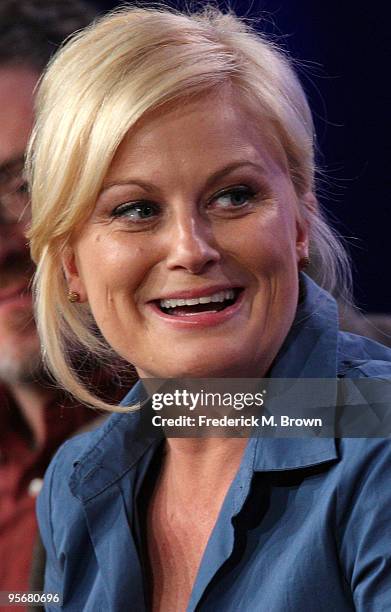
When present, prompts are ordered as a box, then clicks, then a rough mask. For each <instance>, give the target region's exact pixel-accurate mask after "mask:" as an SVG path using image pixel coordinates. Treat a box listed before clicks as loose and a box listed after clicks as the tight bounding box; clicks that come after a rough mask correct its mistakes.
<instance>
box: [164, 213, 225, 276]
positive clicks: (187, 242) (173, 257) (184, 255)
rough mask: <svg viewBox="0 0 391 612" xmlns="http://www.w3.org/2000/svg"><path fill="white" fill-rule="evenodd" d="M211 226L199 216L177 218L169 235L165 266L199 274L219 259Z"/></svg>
mask: <svg viewBox="0 0 391 612" xmlns="http://www.w3.org/2000/svg"><path fill="white" fill-rule="evenodd" d="M220 259H221V255H220V252H219V250H218V248H217V245H216V241H215V238H214V235H213V231H212V228H211V227H210V224H209V223H208V221H207V220H205V219H202V218H201V217H199V216H195V215H194V216H189V217H183V218H181V219H177V220H176V222H175V225H174V227H173V229H172V232H171V235H170V245H169V253H168V256H167V267H168V268H169V269H170V270H176V269H182V270H185V271H187V272H189V273H191V274H200V273H201V272H203V271H205V269H207V268H209V267H210V266H212V265H213V264H215V263H217V262H218V261H220Z"/></svg>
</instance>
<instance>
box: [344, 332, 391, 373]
mask: <svg viewBox="0 0 391 612" xmlns="http://www.w3.org/2000/svg"><path fill="white" fill-rule="evenodd" d="M338 364H339V367H338V370H339V375H342V376H346V377H348V378H361V377H362V378H366V377H370V378H383V377H386V378H388V377H390V376H391V349H390V348H388V347H386V346H384V345H383V344H379V343H378V342H375V341H374V340H370V339H369V338H364V337H363V336H358V335H356V334H351V333H348V332H339V333H338Z"/></svg>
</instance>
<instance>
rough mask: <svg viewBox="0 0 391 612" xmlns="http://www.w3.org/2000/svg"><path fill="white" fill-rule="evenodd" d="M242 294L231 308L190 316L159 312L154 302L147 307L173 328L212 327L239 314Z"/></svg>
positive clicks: (242, 293) (242, 299) (242, 298)
mask: <svg viewBox="0 0 391 612" xmlns="http://www.w3.org/2000/svg"><path fill="white" fill-rule="evenodd" d="M244 293H245V290H243V291H241V292H240V294H239V295H238V297H237V299H236V302H234V303H233V304H231V306H227V308H224V310H219V311H216V312H198V313H195V314H192V315H190V314H189V315H183V316H175V315H169V314H166V313H165V312H163V311H161V310H160V308H159V306H158V305H157V304H156V303H155V302H150V303H149V304H148V306H149V307H150V308H151V310H152V311H153V313H154V314H155V315H157V316H158V317H159V318H160V319H162V320H163V321H164V322H167V323H169V324H170V325H174V326H175V327H180V328H194V327H212V326H214V325H221V324H222V323H225V322H226V321H229V320H230V319H232V318H233V317H234V316H236V315H237V314H238V313H239V310H240V309H241V307H242V305H243V301H244Z"/></svg>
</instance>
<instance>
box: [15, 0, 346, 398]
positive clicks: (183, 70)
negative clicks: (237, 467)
mask: <svg viewBox="0 0 391 612" xmlns="http://www.w3.org/2000/svg"><path fill="white" fill-rule="evenodd" d="M228 82H229V83H231V84H232V86H233V87H235V89H236V90H237V91H238V92H239V93H240V94H241V95H242V96H244V97H245V98H246V99H247V100H250V101H251V102H252V104H253V105H254V103H255V108H257V109H259V113H260V115H261V116H263V117H265V118H266V119H267V120H268V121H270V124H271V126H272V127H273V128H274V131H275V133H276V135H277V137H278V139H279V141H280V143H281V144H282V146H283V148H284V150H285V153H286V157H287V161H288V166H289V170H290V174H291V178H292V182H293V185H294V187H295V190H296V193H297V196H298V199H299V201H300V198H301V197H302V196H303V195H304V194H305V193H306V192H308V191H313V190H314V173H315V163H314V129H313V123H312V117H311V112H310V110H309V107H308V103H307V100H306V96H305V94H304V91H303V89H302V87H301V85H300V82H299V80H298V78H297V76H296V74H295V72H294V70H293V69H292V67H291V65H290V62H289V60H288V58H287V57H286V54H285V53H284V52H283V51H282V50H281V49H279V48H278V47H277V46H276V45H275V44H274V43H272V42H271V41H269V40H267V39H266V37H265V36H263V35H262V34H258V33H256V32H255V30H254V29H252V28H251V27H250V26H248V25H247V24H246V23H244V22H243V21H242V20H240V19H239V18H237V17H236V16H234V15H233V14H231V13H229V14H223V13H221V12H220V11H218V10H217V9H214V8H211V7H208V8H206V9H204V10H203V11H202V12H201V13H194V14H183V13H178V12H175V11H173V10H171V9H168V8H159V9H156V8H129V7H122V8H120V9H119V10H116V11H114V12H112V13H110V14H108V15H107V16H105V17H103V18H101V19H99V20H98V21H97V22H96V23H94V24H92V25H91V26H90V27H88V28H87V29H85V30H84V31H82V32H80V33H78V34H76V35H75V36H74V37H73V38H72V39H71V40H70V41H69V42H68V43H67V44H66V45H65V46H64V47H63V48H62V49H61V50H60V51H59V52H58V53H57V55H56V56H55V57H54V59H53V60H52V62H51V64H50V65H49V67H48V69H47V70H46V72H45V74H44V76H43V78H42V81H41V83H40V87H39V90H38V94H37V119H36V125H35V129H34V132H33V136H32V139H31V143H30V148H29V152H28V161H27V172H28V176H29V181H30V185H31V198H32V215H33V222H32V226H31V231H30V238H31V252H32V257H33V259H34V261H35V262H36V264H37V272H36V277H35V290H36V310H37V323H38V328H39V333H40V337H41V341H42V346H43V351H44V360H45V362H46V363H47V365H48V367H49V369H50V370H51V371H52V373H53V374H54V376H55V377H56V378H57V380H58V381H59V382H60V383H61V384H62V385H63V386H64V387H65V388H67V389H68V390H69V391H70V392H71V393H72V394H73V395H74V396H76V397H78V398H79V399H80V400H82V401H83V402H85V403H87V404H90V405H94V406H96V407H100V408H106V409H113V410H114V409H115V407H113V406H109V405H108V404H106V403H104V402H103V401H101V400H98V399H97V398H96V397H95V396H94V395H93V394H92V393H90V391H89V390H88V389H87V388H86V387H85V386H84V385H83V384H82V383H81V381H80V378H79V376H78V375H77V373H76V372H75V371H74V369H73V367H72V363H71V361H72V360H71V355H72V352H74V351H78V350H80V349H81V348H82V349H83V350H84V351H85V350H87V351H89V352H91V353H92V354H95V355H99V356H100V358H101V359H103V358H104V359H105V360H106V361H107V360H110V352H109V350H110V349H109V347H108V346H107V344H106V343H105V341H104V340H103V339H102V337H101V336H100V335H99V333H98V332H97V330H96V326H95V324H94V321H93V319H92V316H91V314H90V311H89V309H88V307H86V306H85V305H76V306H75V305H74V304H70V303H69V302H68V300H67V286H66V282H65V278H64V274H63V271H62V267H61V255H62V253H63V252H64V248H65V247H66V245H67V244H69V240H70V238H71V236H72V234H73V232H74V230H75V228H77V227H79V226H80V224H82V223H83V221H85V220H86V218H87V217H88V216H89V214H90V213H91V211H92V209H93V207H94V204H95V202H96V199H97V196H98V193H99V191H100V189H101V186H102V182H103V180H104V177H105V175H106V173H107V171H108V168H109V166H110V163H111V161H112V159H113V156H114V154H115V152H116V149H117V147H118V146H119V144H120V143H121V141H122V140H123V138H124V136H125V134H126V133H127V132H128V130H129V129H130V128H131V127H132V126H134V124H135V123H136V122H137V120H139V119H140V117H142V116H143V115H144V114H145V113H147V112H149V111H151V110H152V109H156V108H157V107H160V106H162V105H164V104H167V103H176V102H179V101H183V100H184V99H186V98H188V97H190V96H193V95H200V94H203V93H204V92H205V93H206V92H210V91H211V90H213V89H216V88H219V87H221V86H222V85H223V84H225V83H228ZM302 209H303V210H302V214H303V216H310V217H311V219H310V223H311V228H312V229H311V253H312V257H315V259H316V261H317V268H318V271H320V282H321V284H322V285H323V286H324V287H325V288H327V289H328V290H331V291H333V290H335V288H336V286H337V285H338V282H339V279H340V278H341V277H343V273H346V270H347V265H346V263H347V260H346V255H345V252H344V250H343V248H342V246H341V245H340V243H339V241H338V239H337V238H336V237H335V235H334V233H333V231H332V230H331V229H330V228H329V227H328V225H327V224H326V223H325V221H324V219H323V217H322V215H321V213H320V211H319V209H318V208H316V209H313V210H309V209H308V207H304V205H303V206H302ZM341 272H342V275H341ZM117 410H121V408H117Z"/></svg>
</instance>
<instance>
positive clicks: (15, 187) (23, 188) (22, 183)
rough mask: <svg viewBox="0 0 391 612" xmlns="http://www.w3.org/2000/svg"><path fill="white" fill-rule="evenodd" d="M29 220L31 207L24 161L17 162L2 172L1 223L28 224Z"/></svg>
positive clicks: (0, 175) (4, 167) (0, 174)
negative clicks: (24, 172)
mask: <svg viewBox="0 0 391 612" xmlns="http://www.w3.org/2000/svg"><path fill="white" fill-rule="evenodd" d="M29 220H30V205H29V198H28V188H27V183H26V180H25V178H24V174H23V160H16V161H14V162H11V163H9V164H7V165H4V166H3V167H2V168H1V170H0V223H1V224H2V225H3V224H15V223H22V222H23V223H26V222H27V221H29Z"/></svg>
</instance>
